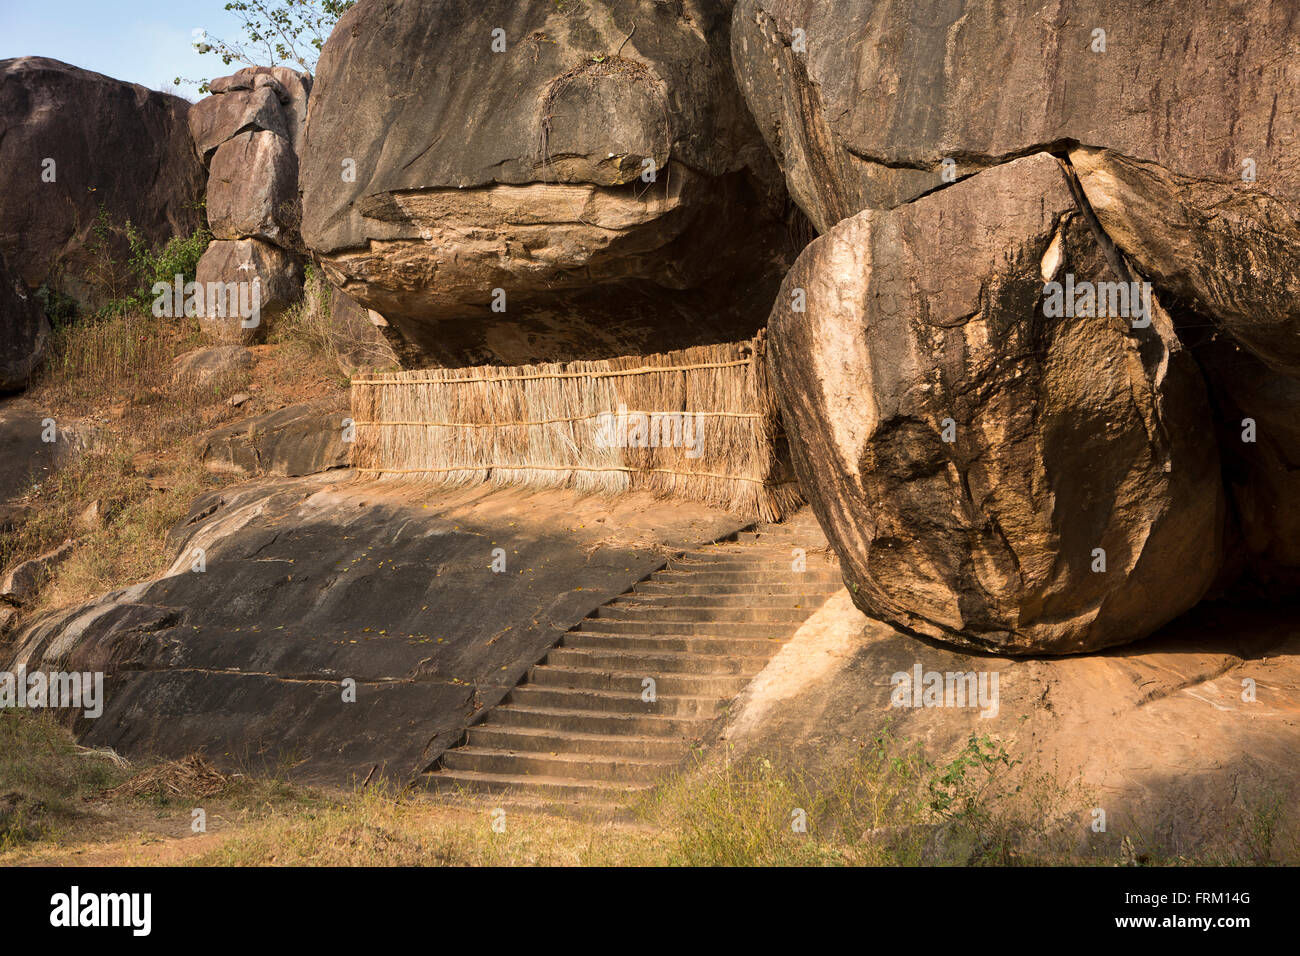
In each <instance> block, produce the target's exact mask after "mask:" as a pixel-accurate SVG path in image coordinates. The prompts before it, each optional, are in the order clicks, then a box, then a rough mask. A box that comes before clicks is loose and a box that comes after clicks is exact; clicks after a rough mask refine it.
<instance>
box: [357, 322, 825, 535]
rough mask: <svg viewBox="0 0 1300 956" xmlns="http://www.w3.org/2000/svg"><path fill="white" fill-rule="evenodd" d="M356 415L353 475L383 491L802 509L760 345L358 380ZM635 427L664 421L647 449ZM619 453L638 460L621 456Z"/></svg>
mask: <svg viewBox="0 0 1300 956" xmlns="http://www.w3.org/2000/svg"><path fill="white" fill-rule="evenodd" d="M660 369H662V371H660ZM620 409H626V410H627V411H628V413H629V416H633V417H632V418H630V424H629V425H628V426H627V427H626V431H624V430H623V428H619V429H618V430H617V431H616V432H615V433H614V437H615V438H616V441H615V442H613V443H611V442H608V441H604V442H602V440H601V438H600V435H601V432H602V430H605V431H608V425H609V423H608V422H602V421H601V416H602V415H606V416H607V415H611V414H617V413H618V412H619V411H620ZM352 413H353V418H354V419H355V420H356V422H357V438H356V443H355V445H354V450H353V462H354V464H355V465H356V466H357V468H358V469H359V470H361V471H362V472H363V473H366V474H371V475H375V476H377V477H380V478H400V477H405V478H416V479H420V480H425V481H433V482H438V483H441V484H447V485H467V484H476V483H482V482H490V483H493V484H497V485H532V486H540V487H572V488H576V489H578V490H579V491H582V492H584V493H599V494H618V493H620V492H625V491H629V490H645V491H649V492H651V493H653V494H656V495H659V496H661V497H678V498H685V499H689V500H693V501H701V502H704V503H706V504H710V505H714V506H717V507H722V508H727V509H730V510H732V511H736V512H740V513H743V514H747V515H753V516H756V517H759V518H762V519H764V520H779V519H780V518H781V516H782V515H784V514H786V513H787V512H788V511H790V510H792V509H793V508H794V507H797V506H798V504H799V503H800V502H801V499H800V497H799V493H798V488H797V485H795V484H794V482H793V481H792V480H791V474H790V470H789V466H788V463H787V462H786V461H785V459H784V456H783V455H782V454H780V451H781V449H782V447H783V445H782V443H781V441H780V440H779V428H780V425H779V416H778V413H777V409H776V404H775V399H774V396H773V393H772V390H771V387H770V384H769V382H768V379H767V366H766V362H765V359H764V343H763V340H762V338H759V339H757V340H755V341H753V342H745V343H734V344H730V343H729V344H722V345H708V346H698V347H695V348H690V349H684V350H681V351H677V352H666V353H662V354H659V355H646V356H626V357H622V358H616V359H608V360H599V361H587V362H564V363H551V364H545V365H523V366H511V367H493V366H480V367H475V368H463V369H429V370H423V371H410V372H397V373H391V374H385V375H375V376H369V377H366V378H359V379H354V380H353V383H352ZM638 413H644V414H648V415H651V416H659V417H658V418H657V419H655V418H652V419H651V420H650V421H649V423H648V424H649V425H650V426H651V427H650V428H649V429H647V430H646V433H644V434H642V435H641V436H639V437H640V438H643V439H645V441H644V442H642V441H638V440H637V439H638V433H637V427H638V425H637V423H636V421H635V418H634V416H636V415H637V414H638ZM688 420H689V421H688ZM641 424H642V425H645V424H647V423H646V422H644V421H643V422H642V423H641ZM656 426H658V427H656ZM662 426H667V428H666V429H665V428H664V427H662ZM623 438H630V439H632V440H630V441H627V442H623V441H622V440H621V439H623ZM624 443H626V444H628V445H630V446H632V447H627V448H623V447H617V446H618V445H620V444H624ZM656 444H657V445H658V446H659V447H653V446H654V445H656Z"/></svg>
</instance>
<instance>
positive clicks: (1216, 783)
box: [712, 593, 1300, 865]
mask: <svg viewBox="0 0 1300 956" xmlns="http://www.w3.org/2000/svg"><path fill="white" fill-rule="evenodd" d="M918 667H919V668H920V670H921V673H922V675H923V676H924V679H925V680H927V681H928V680H931V679H933V678H934V677H935V676H936V675H937V677H938V679H939V680H941V681H943V682H944V684H945V687H948V686H951V679H952V678H953V677H955V676H958V675H970V676H971V677H973V678H975V680H976V681H977V682H978V683H977V686H979V684H980V683H982V685H983V688H984V689H985V690H987V691H989V693H987V694H986V695H985V696H984V698H983V699H976V698H977V695H971V696H970V697H968V698H967V701H966V706H954V705H953V703H954V702H953V701H952V698H951V697H945V696H943V695H940V696H939V697H938V698H937V699H936V698H931V699H930V702H929V703H930V705H929V706H926V705H925V700H924V699H922V698H918V697H917V696H915V695H913V697H912V700H910V701H908V700H906V698H903V699H901V700H900V696H901V695H899V694H898V693H897V691H898V690H899V687H900V686H902V687H904V688H907V687H910V686H913V685H914V682H915V677H914V675H915V674H916V671H917V669H918ZM909 678H911V680H909ZM1247 680H1249V681H1251V682H1252V683H1253V684H1254V685H1256V686H1257V687H1258V693H1257V694H1256V695H1255V696H1254V697H1253V698H1251V699H1246V698H1247V695H1245V694H1244V693H1243V687H1244V686H1245V683H1246V681H1247ZM939 702H943V703H944V704H945V706H934V705H935V704H936V703H939ZM1298 718H1300V635H1297V633H1296V628H1295V626H1294V617H1293V615H1292V614H1290V613H1289V612H1288V610H1287V609H1277V608H1267V607H1263V606H1261V605H1259V604H1258V603H1252V604H1250V605H1240V604H1222V603H1204V604H1202V605H1201V606H1199V607H1198V608H1196V609H1195V610H1193V611H1191V612H1189V613H1188V614H1186V615H1183V616H1182V617H1180V618H1179V619H1178V620H1176V621H1174V622H1173V623H1171V624H1170V625H1168V626H1167V627H1164V628H1161V629H1160V631H1158V632H1157V633H1156V634H1153V635H1152V636H1151V637H1150V638H1148V639H1147V640H1144V641H1142V643H1141V644H1139V645H1135V646H1132V647H1125V648H1117V649H1115V650H1111V651H1104V652H1099V653H1095V654H1086V655H1079V656H1073V657H1062V658H1052V659H1040V660H1023V659H1010V658H1006V657H990V656H988V655H984V654H969V653H963V652H961V651H958V650H952V649H948V648H941V647H935V646H933V645H930V644H924V643H921V642H918V641H916V640H915V639H913V638H912V637H910V636H909V635H907V634H904V633H902V632H900V631H897V630H895V629H894V628H891V627H889V626H888V625H886V624H883V623H881V622H879V621H872V620H869V619H867V618H864V617H863V616H862V615H861V613H859V612H857V611H856V610H855V609H854V608H853V607H852V604H851V602H850V600H849V595H848V594H847V593H841V594H840V595H837V596H836V597H834V598H832V599H831V600H830V601H829V602H827V604H826V606H825V607H823V608H822V609H821V610H820V611H818V613H817V614H815V615H814V616H813V617H812V618H810V619H809V620H808V622H807V623H806V624H805V625H804V626H803V627H802V628H801V629H800V630H799V632H797V633H796V634H795V635H794V637H793V639H791V640H790V641H788V642H787V643H786V644H784V645H783V646H782V648H781V650H780V651H779V652H778V653H777V655H776V656H775V657H773V658H772V660H771V662H770V663H769V664H768V666H767V668H766V669H765V670H764V671H762V672H761V673H760V674H759V675H758V676H757V677H756V678H755V679H754V681H753V682H752V683H751V684H750V685H749V687H747V688H746V689H745V690H744V691H743V692H742V693H741V695H740V697H739V698H738V699H737V700H736V701H735V702H734V703H733V704H732V706H731V707H730V708H729V718H728V722H727V726H726V728H725V729H724V730H723V732H722V734H721V737H722V740H723V741H724V742H725V748H724V747H718V748H715V749H714V751H713V754H712V758H713V760H717V761H721V760H722V759H723V755H724V754H725V755H726V759H729V760H732V761H735V760H737V759H738V758H741V757H747V756H753V757H757V756H763V757H767V758H770V759H771V761H772V762H773V763H776V764H778V765H781V764H784V765H786V766H792V767H794V768H797V770H798V771H799V772H801V773H804V774H811V775H814V776H816V775H817V774H818V773H820V772H821V771H823V770H829V769H831V768H837V767H842V766H843V765H844V764H845V763H847V762H849V761H852V760H855V759H860V758H861V756H862V748H863V744H864V743H865V742H870V741H874V740H875V739H876V738H877V737H878V736H880V735H883V736H884V737H885V739H886V740H890V739H892V740H893V741H895V746H896V747H897V748H898V750H897V751H896V752H898V753H900V755H902V753H904V752H906V751H907V750H910V748H911V747H912V746H914V745H916V744H917V743H919V742H922V741H923V742H924V745H925V749H926V751H927V754H928V756H929V757H930V759H932V760H934V761H935V762H936V763H938V764H939V766H940V767H942V766H944V765H945V764H946V763H947V761H948V760H949V759H951V758H952V757H954V756H956V755H957V754H959V753H960V752H961V751H962V750H963V749H965V748H966V746H967V745H968V741H969V740H970V738H971V737H972V736H975V737H977V738H978V737H983V736H985V735H989V736H991V737H992V738H993V739H995V740H997V741H998V742H999V743H1000V744H1001V745H1002V746H1005V748H1006V750H1007V751H1008V753H1009V754H1011V756H1012V757H1013V758H1014V759H1016V760H1018V761H1023V762H1022V763H1021V764H1020V765H1019V766H1018V767H1016V768H1015V769H1014V770H1012V771H1011V772H1010V773H1009V774H1007V775H1005V776H1004V777H1003V785H1002V786H1001V787H1000V791H1001V792H1009V791H1011V790H1012V788H1013V787H1014V786H1016V785H1019V784H1023V785H1024V788H1025V790H1024V795H1025V796H1027V797H1028V798H1029V801H1028V806H1029V807H1031V808H1032V810H1030V811H1029V812H1030V816H1029V819H1032V820H1033V823H1032V824H1030V826H1029V827H1028V828H1026V829H1027V830H1028V831H1029V832H1033V831H1034V830H1036V829H1037V828H1040V827H1041V828H1042V829H1043V830H1044V831H1048V832H1050V831H1051V830H1052V828H1053V827H1054V826H1058V825H1059V826H1060V827H1061V832H1060V834H1059V835H1060V836H1063V837H1064V838H1065V840H1066V841H1067V842H1066V844H1065V846H1066V847H1068V846H1070V845H1071V844H1072V843H1073V841H1074V840H1078V841H1079V845H1078V850H1077V851H1076V852H1080V853H1081V854H1084V855H1088V854H1095V855H1096V858H1097V860H1098V861H1099V862H1102V863H1105V864H1109V865H1114V863H1116V862H1118V861H1119V860H1120V859H1121V856H1120V851H1121V844H1122V841H1123V840H1124V838H1125V837H1128V838H1129V839H1131V840H1132V841H1133V842H1134V843H1135V844H1136V849H1137V851H1138V852H1141V853H1146V852H1153V853H1155V854H1157V855H1158V856H1159V858H1162V859H1173V858H1175V857H1177V856H1179V855H1180V854H1187V855H1191V856H1195V857H1197V858H1200V859H1206V858H1207V857H1210V856H1211V855H1212V853H1213V852H1214V851H1217V850H1219V849H1220V848H1222V849H1223V850H1227V851H1237V852H1241V853H1243V854H1244V859H1245V860H1246V861H1253V862H1263V859H1261V858H1259V857H1254V858H1253V859H1252V856H1251V854H1252V853H1262V854H1263V855H1264V857H1268V856H1269V855H1270V854H1279V853H1280V858H1286V855H1287V854H1288V853H1293V851H1292V850H1291V849H1290V848H1289V847H1288V848H1286V849H1284V848H1283V846H1282V844H1280V843H1276V842H1275V843H1274V844H1273V845H1272V846H1271V847H1269V846H1262V845H1259V844H1258V843H1256V845H1254V846H1245V847H1243V846H1234V847H1221V846H1220V844H1219V843H1218V841H1220V840H1223V839H1224V838H1228V839H1232V838H1240V837H1242V836H1245V837H1246V838H1247V839H1250V835H1252V834H1253V833H1254V832H1257V831H1255V830H1254V827H1253V826H1252V825H1251V824H1250V823H1249V821H1250V819H1251V818H1252V815H1253V814H1256V813H1258V812H1259V811H1260V810H1261V809H1262V808H1263V807H1267V806H1270V805H1273V801H1275V800H1277V798H1278V797H1279V796H1283V795H1285V797H1284V799H1285V800H1290V795H1291V794H1294V793H1295V792H1296V789H1297V786H1298V785H1300V765H1297V763H1296V761H1295V759H1294V755H1295V753H1296V752H1297V750H1298V749H1300V719H1298ZM1044 776H1045V777H1046V779H1047V780H1049V781H1050V783H1048V784H1047V787H1046V788H1044V784H1043V778H1044ZM1045 789H1050V791H1051V792H1050V794H1048V793H1045V792H1044V790H1045ZM1043 797H1049V799H1048V800H1046V801H1045V802H1043V803H1034V802H1033V801H1034V800H1039V799H1042V798H1043ZM1097 806H1101V807H1104V808H1105V811H1106V821H1107V827H1106V831H1105V832H1104V833H1098V832H1097V831H1096V830H1095V829H1094V828H1093V827H1092V826H1091V824H1092V823H1093V822H1094V819H1095V817H1094V815H1093V808H1094V807H1097ZM1023 835H1024V836H1028V835H1029V834H1028V833H1025V834H1023ZM1072 835H1075V836H1073V837H1072ZM933 849H934V850H936V851H938V853H940V854H948V859H947V860H946V861H944V860H935V861H933V862H949V863H964V862H966V860H964V859H962V858H958V859H953V858H952V856H951V854H953V853H960V852H962V849H963V848H962V847H961V846H960V845H957V846H953V845H951V844H949V845H943V846H938V847H934V848H933ZM965 849H966V851H967V852H969V851H970V850H978V849H979V848H976V847H966V848H965ZM1061 849H1063V848H1062V847H1059V846H1058V849H1057V852H1060V850H1061ZM1272 861H1273V862H1278V861H1279V857H1276V856H1275V857H1272ZM926 862H931V861H926Z"/></svg>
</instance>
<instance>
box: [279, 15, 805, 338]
mask: <svg viewBox="0 0 1300 956" xmlns="http://www.w3.org/2000/svg"><path fill="white" fill-rule="evenodd" d="M728 12H729V8H728V7H727V5H726V4H724V3H721V2H715V0H703V2H692V3H689V4H688V5H687V6H686V7H685V8H679V7H677V6H675V5H672V4H652V5H646V4H642V3H636V2H632V0H617V2H614V3H609V4H567V5H547V4H517V3H511V2H508V0H491V2H487V3H482V2H469V0H454V2H437V0H416V2H410V3H406V4H402V5H400V6H398V7H392V8H390V7H387V6H386V5H384V4H382V3H375V2H362V3H360V4H358V5H357V6H356V7H354V8H353V9H352V10H351V11H349V12H348V13H347V14H346V15H345V16H344V18H343V19H342V20H340V22H339V25H338V27H337V28H336V29H335V30H334V32H333V34H332V35H331V38H330V41H329V42H328V43H327V44H326V46H325V49H324V51H323V53H322V57H321V61H320V64H319V66H318V70H317V79H316V84H315V87H314V89H313V92H312V98H311V106H310V121H309V123H308V132H307V141H306V147H305V152H304V156H303V162H302V190H303V204H304V219H303V235H304V239H305V240H306V243H307V245H308V247H309V248H311V249H312V250H313V251H314V252H315V253H317V254H318V255H319V257H320V259H321V262H322V264H323V266H324V269H325V271H326V274H327V275H328V276H329V278H330V280H331V282H332V283H333V284H334V285H336V286H338V287H339V288H342V289H343V290H344V291H345V292H346V293H347V294H348V295H350V296H352V297H353V298H354V299H355V300H356V301H357V302H358V303H360V304H361V305H362V306H363V307H365V308H368V309H374V310H376V311H377V312H379V313H380V314H382V315H383V316H384V317H385V318H386V319H387V321H389V322H390V323H392V324H393V326H394V327H396V328H397V329H399V330H400V331H401V333H402V334H403V335H404V336H405V337H406V338H407V339H408V340H410V341H411V342H413V343H415V344H416V345H418V346H419V347H421V348H423V349H425V350H426V351H427V352H428V353H429V354H430V355H433V354H436V353H437V351H438V350H439V349H445V347H446V338H447V332H448V329H451V331H452V332H453V334H454V333H455V331H456V330H455V329H454V326H456V325H469V324H473V323H481V322H487V321H491V320H493V319H501V320H509V321H515V322H521V321H527V320H529V319H530V318H532V319H536V316H537V313H538V312H539V311H546V310H554V309H556V308H561V307H562V304H563V299H564V297H565V296H574V295H581V294H583V293H586V292H589V291H591V290H593V289H599V290H602V291H603V293H604V296H603V299H602V300H601V303H602V305H607V306H609V308H608V310H607V311H608V312H609V313H611V315H610V318H611V319H612V320H613V321H615V322H617V321H618V320H619V319H620V318H622V314H621V313H620V307H619V300H620V299H621V298H623V297H625V296H626V294H627V292H628V288H629V286H637V285H638V284H639V287H638V292H639V294H641V295H647V294H649V293H651V292H653V294H655V295H656V296H657V302H658V303H659V308H658V309H657V310H649V311H650V312H654V311H659V312H663V311H666V310H671V306H669V305H667V304H668V303H672V302H678V301H681V302H685V303H687V304H688V305H689V306H693V307H694V308H695V310H696V311H695V313H694V322H692V323H691V326H692V327H693V328H694V330H695V331H696V334H697V336H703V337H706V338H707V336H709V335H710V333H711V332H712V331H713V330H715V329H717V328H719V327H721V325H722V324H723V323H725V322H726V321H727V316H726V315H725V314H724V315H722V316H719V315H717V314H716V313H715V312H713V311H712V310H709V309H705V308H702V307H701V306H700V303H699V301H698V297H697V294H696V292H695V291H693V290H698V289H699V288H701V287H702V286H704V285H706V284H710V283H713V282H726V283H730V284H731V285H732V287H736V288H740V287H746V286H750V285H754V284H762V282H763V280H764V279H767V280H772V279H774V277H775V276H776V275H779V272H780V271H783V269H784V266H785V265H786V264H788V257H787V256H786V254H785V252H784V249H785V246H786V245H787V237H786V234H785V233H786V230H785V229H784V226H783V223H782V217H783V214H784V210H783V202H784V195H783V190H782V188H781V186H780V180H779V174H778V173H777V171H776V169H775V166H774V164H773V163H772V160H771V157H770V156H769V155H768V153H767V150H766V148H765V146H764V144H763V142H762V140H761V138H760V137H759V135H758V133H757V131H756V130H755V128H754V126H753V121H752V119H751V118H750V117H749V115H748V113H747V111H746V110H745V107H744V104H743V101H742V100H741V98H740V95H739V92H738V91H737V89H736V86H735V81H734V79H733V78H732V76H731V64H730V56H729V52H728V47H727V33H728V30H729V23H728ZM497 28H500V29H501V30H503V31H504V35H505V38H506V49H505V51H504V52H499V53H497V52H493V50H492V42H493V30H494V29H497ZM479 38H481V42H479ZM646 163H652V164H653V169H654V181H653V182H644V181H642V179H641V178H640V177H641V174H642V172H643V170H645V169H646V168H647V166H646ZM774 261H776V262H777V263H778V265H777V267H776V268H775V269H773V267H772V263H773V262H774ZM754 277H757V278H754ZM495 290H501V291H502V292H503V293H504V297H505V298H504V302H502V300H501V296H500V294H498V293H497V292H496V291H495ZM774 290H775V282H774V281H769V289H768V292H769V294H770V292H772V291H774ZM769 301H770V300H769ZM494 303H497V304H498V305H499V306H503V307H504V309H505V314H501V313H500V311H499V310H498V311H497V312H494V311H493V310H492V306H493V304H494ZM724 304H725V305H726V306H727V307H728V309H730V311H731V312H732V313H735V312H737V311H739V310H741V306H740V305H738V304H737V303H736V302H734V301H733V302H730V303H724ZM763 311H765V310H758V311H755V312H746V315H747V317H748V318H749V320H750V326H749V327H750V330H751V331H752V330H753V329H754V328H757V327H758V326H759V325H761V322H762V312H763ZM602 315H603V312H602ZM591 324H592V325H593V326H599V324H600V323H599V322H592V323H591ZM701 340H705V339H701Z"/></svg>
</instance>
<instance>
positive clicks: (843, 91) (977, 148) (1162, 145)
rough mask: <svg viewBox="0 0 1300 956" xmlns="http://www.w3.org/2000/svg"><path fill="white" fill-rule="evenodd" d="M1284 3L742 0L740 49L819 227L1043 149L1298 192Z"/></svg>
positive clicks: (737, 27) (794, 190) (767, 131)
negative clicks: (1094, 151)
mask: <svg viewBox="0 0 1300 956" xmlns="http://www.w3.org/2000/svg"><path fill="white" fill-rule="evenodd" d="M1296 17H1297V11H1296V7H1295V4H1294V3H1293V2H1291V0H1265V2H1261V3H1254V4H1250V5H1249V6H1243V5H1242V4H1240V3H1238V2H1236V0H1208V2H1203V3H1197V4H1173V3H1167V4H1152V3H1149V2H1146V0H1060V2H1056V3H1053V4H1050V5H1044V4H1043V3H1041V2H1039V0H1010V2H1008V0H880V2H874V3H862V2H860V0H738V2H737V3H736V5H735V12H734V19H733V26H732V54H733V57H734V59H735V64H736V74H737V77H738V78H739V80H740V82H741V86H742V88H743V90H744V93H745V97H746V99H747V101H748V102H749V105H750V107H751V109H752V110H753V112H754V115H755V117H756V118H757V120H758V125H759V128H760V129H761V130H762V131H763V134H764V136H765V138H766V139H767V141H768V143H769V144H770V145H771V147H772V149H773V151H774V153H775V154H776V156H777V158H778V161H779V162H780V163H781V166H782V169H783V170H784V171H785V174H786V179H787V182H788V184H789V187H790V192H791V195H792V196H793V197H794V198H795V200H796V201H797V202H798V203H799V204H800V205H801V206H802V207H803V208H804V210H805V211H806V212H807V213H808V215H809V217H810V218H811V219H812V220H813V222H814V223H815V224H816V225H817V227H818V228H819V229H821V230H826V229H829V228H830V227H831V226H832V225H834V224H835V223H836V222H838V221H839V220H840V219H843V218H845V217H846V216H851V215H853V214H854V213H856V212H858V211H859V210H861V209H864V208H869V207H885V208H888V207H891V206H895V205H898V204H900V203H903V202H907V201H910V200H911V199H913V198H915V197H917V196H919V195H921V194H923V193H925V192H928V191H929V190H931V189H933V188H935V187H937V186H941V185H943V184H944V183H945V182H946V180H945V179H944V172H945V164H944V160H951V161H953V162H954V163H955V169H953V170H952V173H950V175H951V174H954V173H955V175H957V176H966V175H969V174H971V173H973V172H976V171H978V170H979V169H983V168H987V167H989V166H994V165H997V164H999V163H1003V162H1006V161H1007V160H1008V159H1012V158H1015V157H1017V156H1022V155H1025V154H1026V153H1029V152H1031V151H1034V150H1056V149H1060V148H1065V147H1068V146H1069V145H1071V144H1082V145H1084V146H1097V147H1105V148H1108V149H1111V150H1114V151H1115V152H1117V153H1120V154H1123V155H1124V156H1127V157H1130V158H1132V159H1135V160H1139V161H1141V162H1146V163H1155V164H1158V165H1159V166H1162V167H1163V168H1165V169H1167V170H1169V171H1171V172H1173V173H1176V174H1178V175H1181V176H1186V177H1191V178H1194V179H1198V180H1204V181H1207V182H1218V183H1230V182H1240V181H1241V177H1242V173H1243V163H1244V162H1245V160H1247V159H1252V160H1253V161H1254V163H1253V165H1254V166H1255V168H1257V170H1258V178H1259V180H1260V184H1261V186H1264V185H1265V184H1267V189H1268V191H1270V192H1271V193H1273V194H1274V195H1276V196H1282V197H1287V198H1289V199H1290V200H1292V201H1294V200H1295V199H1296V197H1297V196H1300V166H1297V165H1296V164H1295V163H1294V162H1293V161H1292V160H1293V157H1294V154H1295V150H1296V147H1297V145H1300V125H1298V120H1300V57H1297V56H1296V55H1295V36H1296V30H1297V19H1296Z"/></svg>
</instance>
